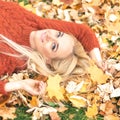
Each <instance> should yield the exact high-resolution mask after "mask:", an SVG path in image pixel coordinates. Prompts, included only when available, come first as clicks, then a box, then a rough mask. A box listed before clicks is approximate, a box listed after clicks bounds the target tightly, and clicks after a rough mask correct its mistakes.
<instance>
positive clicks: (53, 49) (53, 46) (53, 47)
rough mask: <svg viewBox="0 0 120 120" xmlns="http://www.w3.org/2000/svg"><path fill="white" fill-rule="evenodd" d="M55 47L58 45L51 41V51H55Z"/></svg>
mask: <svg viewBox="0 0 120 120" xmlns="http://www.w3.org/2000/svg"><path fill="white" fill-rule="evenodd" d="M57 48H58V45H57V44H56V43H53V44H52V48H51V49H52V51H54V52H56V50H57Z"/></svg>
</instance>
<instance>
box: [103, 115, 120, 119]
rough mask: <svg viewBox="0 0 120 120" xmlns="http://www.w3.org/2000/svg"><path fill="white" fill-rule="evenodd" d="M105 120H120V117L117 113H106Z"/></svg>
mask: <svg viewBox="0 0 120 120" xmlns="http://www.w3.org/2000/svg"><path fill="white" fill-rule="evenodd" d="M104 120H120V118H119V117H118V116H115V115H106V116H105V117H104Z"/></svg>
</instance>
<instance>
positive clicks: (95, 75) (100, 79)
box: [88, 65, 108, 84]
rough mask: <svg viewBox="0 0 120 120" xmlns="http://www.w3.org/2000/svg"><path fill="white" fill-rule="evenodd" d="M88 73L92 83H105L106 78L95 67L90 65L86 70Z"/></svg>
mask: <svg viewBox="0 0 120 120" xmlns="http://www.w3.org/2000/svg"><path fill="white" fill-rule="evenodd" d="M88 73H89V74H90V76H91V79H92V80H93V82H97V83H98V84H102V83H106V80H107V79H108V76H107V75H106V74H104V73H103V71H102V70H101V69H99V68H98V67H97V66H96V65H91V66H90V67H89V68H88Z"/></svg>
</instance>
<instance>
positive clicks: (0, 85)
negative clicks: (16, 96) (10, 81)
mask: <svg viewBox="0 0 120 120" xmlns="http://www.w3.org/2000/svg"><path fill="white" fill-rule="evenodd" d="M5 84H6V82H4V81H0V94H6V95H7V94H8V93H7V92H6V91H5V89H4V87H5Z"/></svg>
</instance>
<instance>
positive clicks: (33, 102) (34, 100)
mask: <svg viewBox="0 0 120 120" xmlns="http://www.w3.org/2000/svg"><path fill="white" fill-rule="evenodd" d="M30 105H31V106H32V107H36V106H38V100H37V96H32V100H31V101H30Z"/></svg>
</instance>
